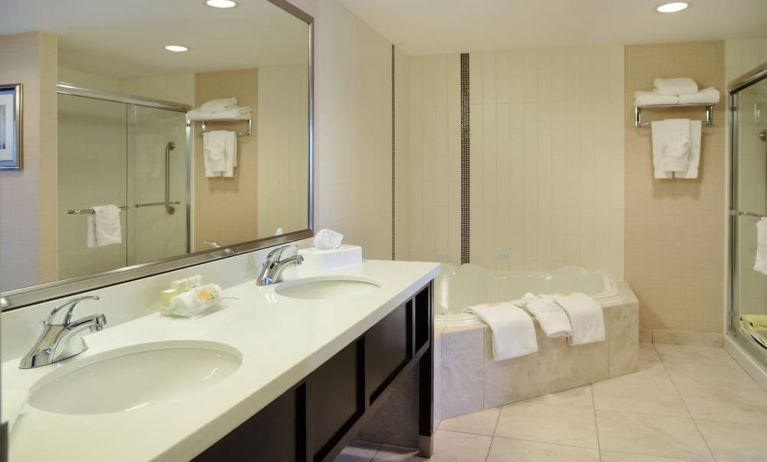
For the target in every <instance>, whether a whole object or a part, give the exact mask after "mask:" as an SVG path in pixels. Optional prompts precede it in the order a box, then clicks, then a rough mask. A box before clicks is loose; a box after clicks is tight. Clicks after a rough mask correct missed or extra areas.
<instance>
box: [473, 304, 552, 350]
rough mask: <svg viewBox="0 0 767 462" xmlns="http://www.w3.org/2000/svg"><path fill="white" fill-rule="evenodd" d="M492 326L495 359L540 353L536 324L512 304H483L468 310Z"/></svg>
mask: <svg viewBox="0 0 767 462" xmlns="http://www.w3.org/2000/svg"><path fill="white" fill-rule="evenodd" d="M468 310H469V311H471V312H473V313H474V314H476V315H477V316H478V317H479V318H480V319H481V320H482V321H484V322H485V324H487V325H488V326H490V331H491V332H492V334H493V359H495V360H496V361H503V360H505V359H511V358H518V357H520V356H526V355H529V354H531V353H535V352H536V351H538V340H537V339H536V338H535V324H533V320H532V318H530V315H528V314H527V313H525V312H524V311H523V310H522V309H521V308H518V307H516V306H514V305H513V304H511V303H498V304H495V305H491V304H482V305H476V306H472V307H470V308H468Z"/></svg>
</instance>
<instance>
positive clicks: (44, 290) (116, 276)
mask: <svg viewBox="0 0 767 462" xmlns="http://www.w3.org/2000/svg"><path fill="white" fill-rule="evenodd" d="M266 1H268V2H269V3H271V4H273V5H275V6H276V7H278V8H280V9H282V10H283V11H285V12H286V13H288V14H291V15H293V16H294V17H296V18H297V19H299V20H301V21H303V22H305V23H306V24H307V25H308V26H309V34H308V35H309V63H308V65H309V74H308V76H309V82H308V85H309V88H308V92H309V93H308V97H309V104H308V114H307V132H308V133H307V134H308V146H309V149H308V159H307V164H308V165H307V168H308V169H309V175H308V180H309V181H308V185H307V186H308V197H307V200H308V201H309V203H308V207H307V224H308V226H307V228H306V229H303V230H299V231H294V232H290V233H287V234H282V235H279V236H270V237H266V238H262V239H256V240H253V241H248V242H242V243H238V244H233V245H227V246H225V247H222V248H218V249H210V250H203V251H199V252H194V253H192V254H187V255H179V256H177V257H171V258H166V259H163V260H157V261H153V262H147V263H141V264H138V265H132V266H125V267H122V268H117V269H114V270H110V271H105V272H102V273H96V274H92V275H88V276H79V277H75V278H69V279H62V280H59V281H54V282H48V283H44V284H38V285H34V286H29V287H23V288H20V289H14V290H9V291H5V292H0V311H9V310H14V309H17V308H22V307H25V306H29V305H34V304H36V303H41V302H45V301H48V300H52V299H56V298H60V297H65V296H70V295H74V294H77V293H81V292H86V291H90V290H94V289H99V288H102V287H108V286H112V285H115V284H121V283H124V282H128V281H135V280H137V279H143V278H146V277H150V276H155V275H158V274H162V273H167V272H170V271H175V270H179V269H182V268H188V267H191V266H197V265H201V264H203V263H210V262H213V261H217V260H221V259H224V258H231V257H234V256H237V255H242V254H246V253H250V252H254V251H256V250H261V249H265V248H267V247H273V246H276V245H280V244H286V243H289V242H294V241H298V240H301V239H306V238H310V237H312V236H314V59H315V54H314V53H315V50H314V42H315V37H314V33H315V32H314V18H313V17H312V16H311V15H309V14H308V13H306V12H304V11H303V10H301V9H300V8H298V7H297V6H295V5H293V4H292V3H289V2H288V0H266Z"/></svg>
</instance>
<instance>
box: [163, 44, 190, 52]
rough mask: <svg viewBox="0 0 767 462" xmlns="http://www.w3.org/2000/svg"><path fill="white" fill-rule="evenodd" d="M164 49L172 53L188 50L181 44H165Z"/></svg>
mask: <svg viewBox="0 0 767 462" xmlns="http://www.w3.org/2000/svg"><path fill="white" fill-rule="evenodd" d="M165 49H166V50H168V51H172V52H173V53H183V52H185V51H189V48H187V47H185V46H183V45H165Z"/></svg>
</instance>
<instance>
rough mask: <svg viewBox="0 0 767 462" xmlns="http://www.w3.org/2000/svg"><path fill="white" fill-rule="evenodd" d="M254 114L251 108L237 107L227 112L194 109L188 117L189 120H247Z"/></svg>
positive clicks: (187, 114)
mask: <svg viewBox="0 0 767 462" xmlns="http://www.w3.org/2000/svg"><path fill="white" fill-rule="evenodd" d="M252 112H253V110H252V109H251V108H250V106H242V107H235V108H232V109H227V110H226V111H204V110H202V109H192V110H191V111H189V112H187V113H186V117H187V118H188V119H189V120H231V119H235V120H247V119H250V118H251V116H252Z"/></svg>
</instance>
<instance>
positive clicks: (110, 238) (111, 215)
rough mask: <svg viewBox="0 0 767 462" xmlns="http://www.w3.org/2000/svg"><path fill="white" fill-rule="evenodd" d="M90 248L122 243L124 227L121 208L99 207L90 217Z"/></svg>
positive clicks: (88, 224) (112, 205)
mask: <svg viewBox="0 0 767 462" xmlns="http://www.w3.org/2000/svg"><path fill="white" fill-rule="evenodd" d="M87 226H88V235H87V244H88V247H103V246H105V245H111V244H121V243H122V227H121V225H120V207H118V206H116V205H114V204H110V205H97V206H94V207H93V213H92V214H90V215H88V223H87Z"/></svg>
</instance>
